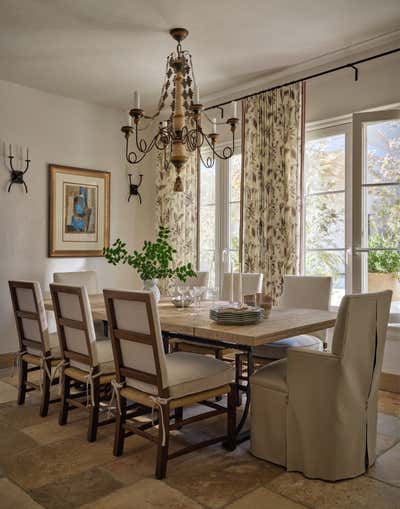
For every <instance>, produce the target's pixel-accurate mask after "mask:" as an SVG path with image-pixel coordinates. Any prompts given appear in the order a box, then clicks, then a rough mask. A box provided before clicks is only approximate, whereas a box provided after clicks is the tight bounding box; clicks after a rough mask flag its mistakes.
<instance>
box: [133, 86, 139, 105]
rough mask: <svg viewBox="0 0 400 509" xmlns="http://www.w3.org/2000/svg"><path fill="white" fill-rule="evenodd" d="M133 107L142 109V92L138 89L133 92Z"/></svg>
mask: <svg viewBox="0 0 400 509" xmlns="http://www.w3.org/2000/svg"><path fill="white" fill-rule="evenodd" d="M133 107H134V108H135V109H136V110H139V109H140V94H139V92H138V91H137V90H135V91H134V93H133Z"/></svg>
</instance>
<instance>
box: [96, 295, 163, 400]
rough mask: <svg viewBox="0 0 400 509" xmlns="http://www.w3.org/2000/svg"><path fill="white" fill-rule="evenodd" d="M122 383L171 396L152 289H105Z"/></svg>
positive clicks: (117, 366) (114, 351)
mask: <svg viewBox="0 0 400 509" xmlns="http://www.w3.org/2000/svg"><path fill="white" fill-rule="evenodd" d="M103 293H104V300H105V303H106V309H107V317H108V324H109V328H110V334H111V341H112V346H113V353H114V362H115V371H116V376H117V381H118V382H126V383H127V385H131V386H133V387H135V388H137V389H139V390H143V391H144V392H150V393H152V394H155V395H158V396H162V397H168V396H169V394H168V388H167V385H168V380H167V370H166V361H165V353H164V348H163V341H162V335H161V327H160V318H159V315H158V309H157V305H156V301H155V299H154V294H153V293H152V292H146V291H142V292H131V291H118V290H104V292H103Z"/></svg>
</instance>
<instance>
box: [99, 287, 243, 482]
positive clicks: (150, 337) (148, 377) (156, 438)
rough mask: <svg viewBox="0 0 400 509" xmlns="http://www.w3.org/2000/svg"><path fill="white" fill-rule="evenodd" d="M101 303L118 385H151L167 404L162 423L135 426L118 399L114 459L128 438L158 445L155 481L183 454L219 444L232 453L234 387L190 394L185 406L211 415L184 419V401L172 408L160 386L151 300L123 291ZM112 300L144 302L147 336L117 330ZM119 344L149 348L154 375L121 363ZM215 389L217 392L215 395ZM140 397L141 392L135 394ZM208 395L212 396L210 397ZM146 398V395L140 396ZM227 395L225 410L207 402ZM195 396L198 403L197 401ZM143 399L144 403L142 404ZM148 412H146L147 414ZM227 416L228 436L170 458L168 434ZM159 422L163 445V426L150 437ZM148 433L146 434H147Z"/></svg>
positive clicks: (110, 293) (124, 402)
mask: <svg viewBox="0 0 400 509" xmlns="http://www.w3.org/2000/svg"><path fill="white" fill-rule="evenodd" d="M103 293H104V300H105V304H106V309H107V317H108V324H109V330H110V335H111V341H112V347H113V352H114V359H115V360H116V377H117V383H118V384H122V386H123V385H124V383H125V380H126V378H127V377H128V378H133V379H136V380H138V381H140V382H144V383H147V384H151V385H154V386H155V387H157V390H158V396H159V397H161V398H165V400H166V403H165V404H163V405H161V408H157V407H156V409H157V410H158V412H159V413H160V412H162V415H161V416H160V415H159V417H161V419H157V420H156V421H154V423H153V422H146V423H134V422H133V421H128V420H127V413H126V407H127V401H128V400H127V398H126V397H123V396H122V395H121V396H120V410H121V411H120V413H119V414H117V419H116V431H115V439H114V455H115V456H120V455H121V454H122V453H123V448H124V440H125V438H126V437H128V436H130V435H134V434H137V435H140V436H142V437H144V438H147V439H148V440H151V441H153V442H155V443H156V444H157V448H158V449H157V461H156V470H155V476H156V478H157V479H163V478H164V477H165V476H166V472H167V462H168V460H170V459H173V458H176V457H178V456H181V455H183V454H187V453H190V452H192V451H194V450H197V449H200V448H203V447H207V446H209V445H211V444H215V443H218V442H224V445H225V447H226V448H227V449H228V450H231V451H232V450H234V449H235V447H236V390H235V386H234V384H229V385H228V388H226V386H225V388H216V389H215V390H214V392H212V391H204V392H202V393H199V394H198V395H196V394H191V395H190V396H187V400H188V402H189V401H190V404H195V403H196V404H202V405H204V406H206V407H208V408H212V410H211V411H210V410H209V411H206V412H203V413H201V414H199V415H196V416H193V417H189V418H186V419H184V418H183V407H184V406H186V405H185V397H182V398H179V399H178V400H177V401H178V402H179V404H180V403H182V406H176V405H174V400H169V397H170V394H169V389H168V388H164V387H163V384H162V377H161V368H160V361H159V350H158V348H159V347H161V346H160V345H159V346H157V336H156V331H155V317H154V315H153V312H152V307H151V301H150V296H149V295H148V294H144V293H137V292H123V291H114V290H104V292H103ZM114 300H125V301H126V300H127V301H135V302H138V301H139V302H144V303H145V305H146V311H147V316H148V318H149V325H150V334H143V333H139V332H133V331H127V330H122V329H119V328H118V324H117V320H116V314H115V307H114ZM121 340H124V341H132V342H136V343H141V344H145V345H148V346H151V347H152V352H153V359H154V364H155V367H156V374H153V373H148V372H145V371H141V370H137V369H133V368H130V367H128V366H125V365H124V363H123V359H122V353H121V343H120V342H121ZM218 389H220V391H219V392H218ZM122 392H123V390H122ZM136 392H137V393H140V391H136ZM210 393H212V394H211V395H210ZM142 394H143V395H144V396H146V394H145V393H142ZM217 394H218V395H223V394H227V395H228V398H227V399H228V403H227V406H226V407H225V406H223V405H221V404H218V403H215V402H212V401H207V399H208V397H209V396H210V397H212V396H214V395H217ZM196 396H197V399H196ZM143 399H144V401H143ZM143 399H142V401H141V403H142V404H143V405H144V406H147V408H149V409H151V408H154V405H151V400H150V399H149V401H148V403H147V405H146V398H143ZM171 410H174V415H173V416H171V415H170V411H171ZM148 411H149V410H148ZM221 414H227V435H223V436H219V437H215V438H212V439H209V440H206V441H203V442H200V443H196V444H192V445H189V446H187V447H184V448H182V449H180V450H178V451H175V452H174V453H171V454H169V453H168V448H169V440H170V431H171V430H175V429H180V428H182V427H183V426H185V425H188V424H192V423H194V422H196V421H201V420H204V419H209V418H211V417H215V416H217V415H221ZM171 418H173V419H174V422H173V423H171ZM159 421H161V423H163V425H164V432H165V441H164V443H163V429H162V428H163V426H162V424H160V425H159V431H158V435H154V433H151V430H150V428H153V427H154V426H156V425H157V424H158V423H159ZM147 430H149V431H147Z"/></svg>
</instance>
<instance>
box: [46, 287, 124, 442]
mask: <svg viewBox="0 0 400 509" xmlns="http://www.w3.org/2000/svg"><path fill="white" fill-rule="evenodd" d="M50 291H51V298H52V300H53V307H54V314H55V318H56V324H57V330H58V336H59V342H60V349H61V355H62V359H63V367H62V385H61V407H60V414H59V424H60V425H64V424H66V423H67V420H68V411H69V409H70V405H72V406H75V407H78V408H85V409H86V410H88V412H89V425H88V432H87V439H88V441H89V442H94V441H95V440H96V437H97V428H98V427H99V426H102V425H104V424H109V423H110V422H114V419H104V420H102V421H101V422H99V412H100V406H101V400H102V398H103V399H107V398H108V399H110V396H111V381H112V380H114V379H115V370H114V361H113V352H112V346H111V341H110V340H109V339H107V338H104V337H99V336H97V337H96V333H95V330H94V325H93V318H92V312H91V308H90V302H89V297H88V293H87V290H86V287H85V286H68V285H57V284H54V283H53V284H51V285H50ZM73 384H74V385H75V386H77V385H80V384H81V385H82V384H83V385H84V387H85V390H84V391H83V392H81V393H75V394H71V386H72V385H73Z"/></svg>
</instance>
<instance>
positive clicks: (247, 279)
mask: <svg viewBox="0 0 400 509" xmlns="http://www.w3.org/2000/svg"><path fill="white" fill-rule="evenodd" d="M263 277H264V276H263V275H262V274H256V273H255V274H252V273H249V272H244V273H242V295H254V294H256V293H261V292H262V284H263ZM230 289H231V273H230V272H226V273H225V274H224V279H223V282H222V297H221V298H222V300H225V301H229V299H230ZM233 300H234V301H238V300H239V274H238V273H237V272H234V274H233Z"/></svg>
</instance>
